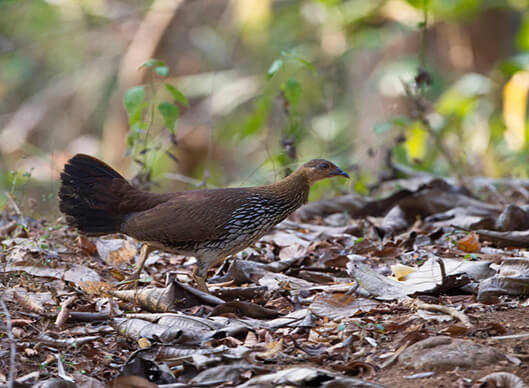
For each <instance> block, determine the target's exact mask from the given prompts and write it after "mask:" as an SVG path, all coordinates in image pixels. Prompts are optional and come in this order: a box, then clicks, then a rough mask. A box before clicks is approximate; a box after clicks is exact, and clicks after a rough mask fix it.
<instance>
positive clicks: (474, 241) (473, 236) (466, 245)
mask: <svg viewBox="0 0 529 388" xmlns="http://www.w3.org/2000/svg"><path fill="white" fill-rule="evenodd" d="M457 247H458V248H459V249H461V250H462V251H463V252H468V253H474V252H479V251H480V250H481V245H480V244H479V236H478V234H477V233H476V232H471V233H469V234H467V235H466V236H465V237H463V238H462V239H460V240H458V242H457Z"/></svg>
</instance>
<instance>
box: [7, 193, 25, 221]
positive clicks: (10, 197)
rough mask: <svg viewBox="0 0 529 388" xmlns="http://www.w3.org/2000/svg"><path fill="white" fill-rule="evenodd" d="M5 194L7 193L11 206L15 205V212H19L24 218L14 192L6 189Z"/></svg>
mask: <svg viewBox="0 0 529 388" xmlns="http://www.w3.org/2000/svg"><path fill="white" fill-rule="evenodd" d="M4 194H5V195H6V197H7V200H8V201H9V203H10V204H11V206H13V209H14V210H15V213H17V215H18V216H20V218H22V212H21V211H20V208H19V207H18V205H17V202H16V201H15V199H14V198H13V194H11V193H10V192H8V191H5V192H4ZM21 221H22V220H21Z"/></svg>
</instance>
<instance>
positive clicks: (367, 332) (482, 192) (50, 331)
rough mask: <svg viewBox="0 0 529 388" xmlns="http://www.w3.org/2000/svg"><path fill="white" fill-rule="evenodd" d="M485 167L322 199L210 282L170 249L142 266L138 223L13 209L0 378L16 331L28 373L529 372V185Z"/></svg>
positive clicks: (528, 375) (320, 382)
mask: <svg viewBox="0 0 529 388" xmlns="http://www.w3.org/2000/svg"><path fill="white" fill-rule="evenodd" d="M470 182H471V183H472V184H471V185H470V186H471V187H472V188H473V190H474V194H471V193H470V192H469V191H468V190H466V189H464V188H461V187H458V186H457V185H456V184H455V183H454V182H452V181H450V180H441V179H431V178H427V177H421V178H420V179H416V178H412V179H410V180H409V181H400V183H399V185H397V184H395V183H394V182H387V183H385V184H384V185H381V186H380V187H379V197H378V198H375V197H374V198H368V197H358V196H356V195H352V194H351V195H345V196H342V197H338V198H335V199H329V200H323V201H318V202H314V203H310V204H308V205H306V206H304V207H303V208H301V209H300V210H299V211H298V212H296V213H295V214H294V215H293V216H292V217H291V218H290V219H289V220H287V221H284V222H283V223H281V224H280V225H278V226H277V227H276V228H275V229H274V230H273V231H272V232H270V233H269V234H267V235H266V236H264V237H263V238H262V239H261V240H260V241H259V242H258V243H257V244H255V246H253V247H250V248H247V249H245V250H244V251H242V252H239V253H238V254H236V255H235V257H233V258H229V259H228V260H226V262H225V263H223V264H221V265H220V266H219V267H217V268H216V269H215V273H213V272H211V273H210V276H209V278H208V281H209V288H210V293H209V294H207V293H204V292H202V291H199V290H197V289H196V288H194V286H193V283H192V281H191V273H192V264H193V263H194V262H195V259H194V258H191V257H185V256H176V255H171V254H168V253H165V252H160V251H155V252H154V253H152V254H151V256H150V257H149V259H148V260H147V262H146V267H145V269H144V272H143V273H142V274H141V276H140V278H139V281H137V282H127V281H124V279H126V278H128V277H129V275H131V274H132V273H134V270H135V268H134V264H135V261H136V260H137V259H138V255H139V252H140V250H141V249H140V248H141V244H139V243H137V242H135V241H134V240H132V239H129V238H125V237H124V236H120V235H115V236H108V237H105V238H87V237H84V236H79V235H78V234H77V233H76V232H75V231H73V230H71V229H69V228H67V227H66V226H65V225H63V224H61V223H60V222H58V223H57V224H53V225H52V224H49V223H46V222H36V221H33V220H30V219H28V220H26V221H27V222H25V225H26V226H25V227H24V228H21V227H19V222H18V221H17V220H16V219H15V218H13V219H11V218H9V217H5V216H3V217H2V218H1V222H0V224H1V225H3V227H2V229H1V232H2V233H0V234H1V236H2V237H0V238H1V239H3V240H2V241H1V243H2V251H1V254H0V259H1V260H0V271H1V272H0V287H1V297H2V300H4V301H5V302H6V305H7V309H8V312H9V316H7V315H5V313H4V315H3V317H4V318H3V323H4V325H2V332H3V333H5V332H6V329H5V328H6V324H7V321H8V320H9V322H10V324H11V327H12V328H11V334H12V335H11V336H8V335H3V336H2V337H1V339H0V344H1V348H0V352H1V354H2V357H0V384H7V383H8V375H9V371H10V368H12V366H11V365H10V363H9V358H10V357H9V356H10V354H11V353H10V348H11V345H12V343H13V342H14V345H15V349H16V355H15V357H16V358H15V372H16V378H17V381H18V383H19V384H20V386H28V387H30V386H55V385H60V384H63V385H64V386H78V387H99V386H101V387H102V386H105V385H108V386H115V387H120V386H132V385H134V384H135V386H145V387H147V386H161V387H163V386H164V385H165V386H171V387H188V386H201V387H208V386H211V387H214V386H225V387H267V386H269V387H274V386H278V385H292V386H322V387H354V386H358V387H395V386H405V387H410V388H413V387H423V386H465V387H466V386H469V387H470V386H481V385H479V384H494V383H495V384H511V385H505V386H513V387H514V386H516V387H523V386H526V385H524V381H525V382H527V381H529V372H528V370H529V368H527V362H528V360H529V331H528V329H527V323H526V322H527V321H529V299H528V296H529V251H528V250H527V248H528V247H529V238H528V234H527V230H526V229H527V228H528V227H529V208H528V206H527V205H526V204H525V203H524V202H523V201H526V200H527V198H525V197H524V196H521V195H519V192H517V190H516V186H515V185H514V184H512V182H510V181H509V182H503V181H502V182H500V183H499V184H497V185H495V184H493V183H491V181H490V180H487V182H482V181H480V180H479V179H477V178H475V179H473V180H470ZM519 186H520V187H524V186H529V182H522V183H519ZM398 187H408V189H405V190H401V189H398ZM491 187H494V188H495V189H494V190H495V191H496V192H494V193H490V192H488V190H491ZM497 190H503V191H502V193H501V196H500V195H497V194H498V192H497ZM479 198H487V201H484V200H481V199H479ZM498 198H500V199H501V201H500V200H499V199H498ZM506 199H508V200H509V201H510V202H511V203H510V204H508V205H506V204H505V203H506ZM496 201H497V202H496ZM10 338H12V339H10Z"/></svg>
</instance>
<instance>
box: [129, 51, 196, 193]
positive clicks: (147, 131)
mask: <svg viewBox="0 0 529 388" xmlns="http://www.w3.org/2000/svg"><path fill="white" fill-rule="evenodd" d="M139 68H147V69H148V77H149V84H148V88H147V87H146V86H145V85H139V86H133V87H131V88H129V89H128V90H127V91H126V92H125V94H124V96H123V104H124V106H125V110H126V111H127V114H128V121H129V128H130V129H129V133H128V136H127V152H128V154H129V155H130V156H131V157H132V158H133V160H134V161H135V162H136V163H138V164H139V165H140V166H141V169H140V172H139V173H138V174H137V176H136V177H135V178H134V179H133V181H134V182H135V183H136V184H137V185H139V186H141V187H143V188H145V189H148V188H149V187H150V183H151V173H152V164H153V163H154V160H155V158H156V153H157V151H159V150H160V149H161V148H162V147H161V144H160V143H161V142H160V136H161V133H162V132H163V131H159V130H158V131H155V132H156V133H154V134H153V127H154V126H155V125H156V116H157V115H159V116H160V117H161V119H162V121H163V127H164V128H165V129H167V131H168V132H169V135H170V139H171V142H172V144H174V145H176V126H177V121H178V118H179V117H180V108H179V105H181V106H186V107H187V106H188V105H189V103H188V101H187V98H186V97H185V96H184V94H182V92H180V91H179V90H178V89H177V88H176V87H175V86H173V85H171V84H170V83H168V82H163V86H164V89H163V90H164V91H165V94H166V96H167V95H169V96H170V97H171V101H167V100H165V99H164V98H163V97H162V98H160V97H159V95H158V94H161V93H160V91H159V90H158V87H159V83H156V82H155V80H154V77H155V76H157V77H161V78H166V77H167V76H168V75H169V68H168V67H167V66H166V65H165V63H164V62H163V61H160V60H157V59H150V60H148V61H146V62H145V63H143V64H142V65H141V66H140V67H139ZM148 93H149V96H147V94H148ZM158 100H160V101H159V102H158ZM166 152H169V151H166Z"/></svg>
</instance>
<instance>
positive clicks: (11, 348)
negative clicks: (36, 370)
mask: <svg viewBox="0 0 529 388" xmlns="http://www.w3.org/2000/svg"><path fill="white" fill-rule="evenodd" d="M0 305H1V306H2V310H3V312H4V315H5V317H6V320H5V326H6V331H7V337H8V338H9V382H8V385H7V386H8V387H9V388H13V387H14V386H15V369H16V364H15V360H16V354H17V349H16V345H15V337H14V336H13V331H12V329H13V328H12V325H11V314H9V310H8V309H7V305H6V304H5V302H4V299H3V298H1V297H0Z"/></svg>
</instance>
